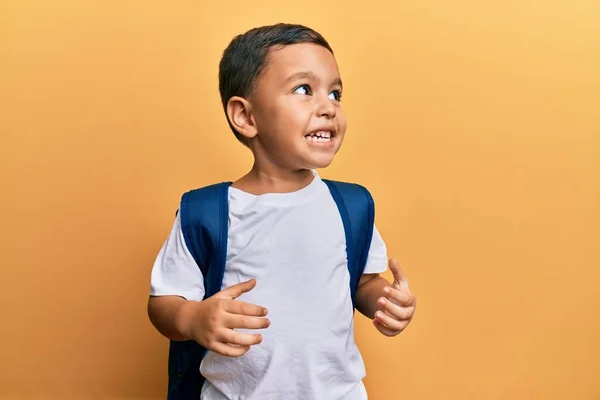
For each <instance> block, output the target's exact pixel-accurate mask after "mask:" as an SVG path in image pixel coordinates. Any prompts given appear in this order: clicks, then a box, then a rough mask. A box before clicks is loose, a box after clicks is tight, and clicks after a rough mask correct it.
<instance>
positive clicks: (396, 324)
mask: <svg viewBox="0 0 600 400" xmlns="http://www.w3.org/2000/svg"><path fill="white" fill-rule="evenodd" d="M375 319H377V320H378V321H379V322H381V323H382V324H384V325H385V326H386V327H387V328H388V329H391V330H393V331H398V332H401V331H402V330H403V329H404V328H406V325H407V324H408V321H398V320H396V319H394V318H392V317H390V316H389V315H386V314H385V313H384V312H381V311H377V312H376V313H375Z"/></svg>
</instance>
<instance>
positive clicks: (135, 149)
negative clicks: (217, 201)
mask: <svg viewBox="0 0 600 400" xmlns="http://www.w3.org/2000/svg"><path fill="white" fill-rule="evenodd" d="M279 21H288V22H297V23H304V24H307V25H309V26H311V27H313V28H315V29H317V30H319V31H320V32H321V33H323V35H324V36H325V37H326V38H327V39H328V40H329V41H330V43H331V45H332V46H333V48H334V50H335V52H336V56H337V59H338V62H339V64H340V69H341V72H342V77H343V79H344V83H345V95H344V108H345V111H346V114H347V116H348V119H349V129H348V132H347V140H346V142H345V145H344V147H343V149H342V151H341V152H340V154H339V155H338V157H337V159H336V161H335V162H334V164H333V166H332V167H330V168H329V169H327V170H325V171H323V172H322V174H323V175H324V176H326V177H331V178H336V179H340V180H350V181H357V182H360V183H362V184H364V185H366V186H367V187H369V188H370V189H371V191H372V193H373V194H374V196H375V199H376V202H377V224H378V226H379V228H380V230H381V232H382V234H383V236H384V239H385V240H386V242H387V244H388V247H389V253H390V255H392V256H395V257H397V258H399V260H400V261H401V263H402V264H403V266H404V268H405V271H406V273H407V274H408V276H409V279H410V281H411V287H412V289H413V291H414V292H415V294H416V295H417V297H418V299H419V306H418V309H417V313H416V316H415V319H414V321H413V323H412V325H411V326H410V327H409V328H408V329H407V331H406V332H404V333H403V334H402V335H401V336H400V337H398V338H395V339H391V340H390V339H387V338H384V337H383V336H381V335H380V334H379V333H378V332H376V331H375V329H374V328H373V327H372V326H371V325H370V324H369V322H368V321H366V320H365V319H364V318H362V317H360V318H359V321H358V326H357V341H358V343H359V346H360V348H361V349H362V352H363V355H364V358H365V361H366V366H367V374H368V376H367V378H366V385H367V388H368V390H369V392H370V398H371V399H374V400H388V399H415V400H416V399H600V383H598V382H599V381H598V374H599V372H600V344H599V340H600V318H599V314H600V311H599V309H600V293H599V291H598V288H597V287H598V285H599V284H600V251H599V247H600V3H599V2H598V1H597V0H589V1H585V0H572V1H570V2H567V1H562V2H560V1H541V0H524V1H503V2H499V1H498V2H496V1H494V2H490V1H473V0H457V1H435V0H423V1H402V2H392V1H388V2H329V1H327V2H325V1H320V0H318V1H302V2H293V3H292V2H278V1H270V2H241V1H239V2H238V1H234V2H199V1H179V2H178V1H174V2H165V1H161V2H158V1H139V0H138V1H67V0H55V1H37V2H34V1H19V0H13V1H6V0H5V1H3V2H2V4H1V5H0V56H1V59H0V61H1V63H0V73H1V74H0V133H1V137H0V167H1V169H0V173H1V175H0V178H1V180H0V182H1V186H2V188H1V191H2V192H1V196H0V205H1V208H0V213H1V216H2V217H1V225H0V226H1V231H0V254H1V261H0V262H1V272H0V282H1V286H2V288H1V289H0V318H1V320H0V321H1V322H0V325H1V328H0V359H1V360H2V361H1V362H0V398H7V399H13V398H14V399H21V398H22V399H27V398H32V399H84V398H90V399H91V398H94V399H160V398H164V393H165V387H166V372H165V369H166V361H167V358H166V357H167V341H166V340H165V339H163V338H162V337H161V336H160V335H159V334H158V333H157V332H156V331H155V330H154V329H153V328H152V327H151V325H150V323H149V322H148V320H147V317H146V309H145V307H146V299H147V294H148V285H149V273H150V269H151V266H152V263H153V260H154V257H155V256H156V254H157V252H158V250H159V248H160V246H161V245H162V242H163V241H164V239H165V238H166V236H167V234H168V232H169V229H170V226H171V224H172V222H173V217H174V211H175V209H176V208H177V206H178V200H179V197H180V195H181V193H183V192H184V191H185V190H188V189H190V188H193V187H198V186H203V185H206V184H209V183H214V182H217V181H221V180H229V179H235V178H237V177H239V176H240V175H242V174H243V173H245V172H246V171H247V170H248V168H249V167H250V163H251V157H250V153H249V152H248V151H247V150H246V149H245V148H243V147H242V146H241V145H239V144H238V143H237V142H236V141H235V139H234V137H233V134H231V133H230V132H229V130H228V127H227V123H226V121H225V118H224V116H223V113H222V110H221V106H220V102H219V97H218V90H217V65H218V62H219V57H220V54H221V52H222V50H223V49H224V48H225V46H226V45H227V44H228V42H229V40H230V39H231V38H232V37H233V36H234V35H235V34H237V33H241V32H243V31H245V30H247V29H249V28H251V27H254V26H257V25H264V24H270V23H274V22H279ZM388 276H389V275H388Z"/></svg>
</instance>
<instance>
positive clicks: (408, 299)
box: [383, 287, 416, 307]
mask: <svg viewBox="0 0 600 400" xmlns="http://www.w3.org/2000/svg"><path fill="white" fill-rule="evenodd" d="M383 293H384V294H385V295H386V296H387V298H388V299H390V300H392V301H394V302H396V303H399V304H401V305H403V306H407V307H412V306H414V305H415V302H416V299H415V296H413V295H412V294H411V293H410V291H402V290H398V289H395V288H393V287H391V288H390V287H385V288H383Z"/></svg>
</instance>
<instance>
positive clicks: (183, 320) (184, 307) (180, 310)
mask: <svg viewBox="0 0 600 400" xmlns="http://www.w3.org/2000/svg"><path fill="white" fill-rule="evenodd" d="M190 305H191V304H190V301H188V300H185V299H183V298H181V297H178V296H150V298H149V299H148V317H149V318H150V322H152V325H154V327H155V328H156V329H157V330H158V331H159V332H160V333H161V334H162V335H164V336H165V337H167V338H168V339H171V340H176V341H184V340H190V339H191V338H190V336H189V333H188V332H189V328H188V326H189V323H188V321H189V320H190V318H191V315H190V314H191V312H192V308H191V307H190Z"/></svg>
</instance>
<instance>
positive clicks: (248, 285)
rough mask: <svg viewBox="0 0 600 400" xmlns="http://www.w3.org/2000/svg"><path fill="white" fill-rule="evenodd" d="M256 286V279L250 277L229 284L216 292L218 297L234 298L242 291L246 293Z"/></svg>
mask: <svg viewBox="0 0 600 400" xmlns="http://www.w3.org/2000/svg"><path fill="white" fill-rule="evenodd" d="M255 286H256V279H255V278H252V279H250V280H249V281H245V282H240V283H238V284H236V285H233V286H229V287H228V288H225V289H223V290H221V291H220V292H219V293H218V297H219V298H222V299H236V298H238V297H240V296H241V295H242V294H243V293H247V292H249V291H251V290H252V289H254V287H255Z"/></svg>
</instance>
